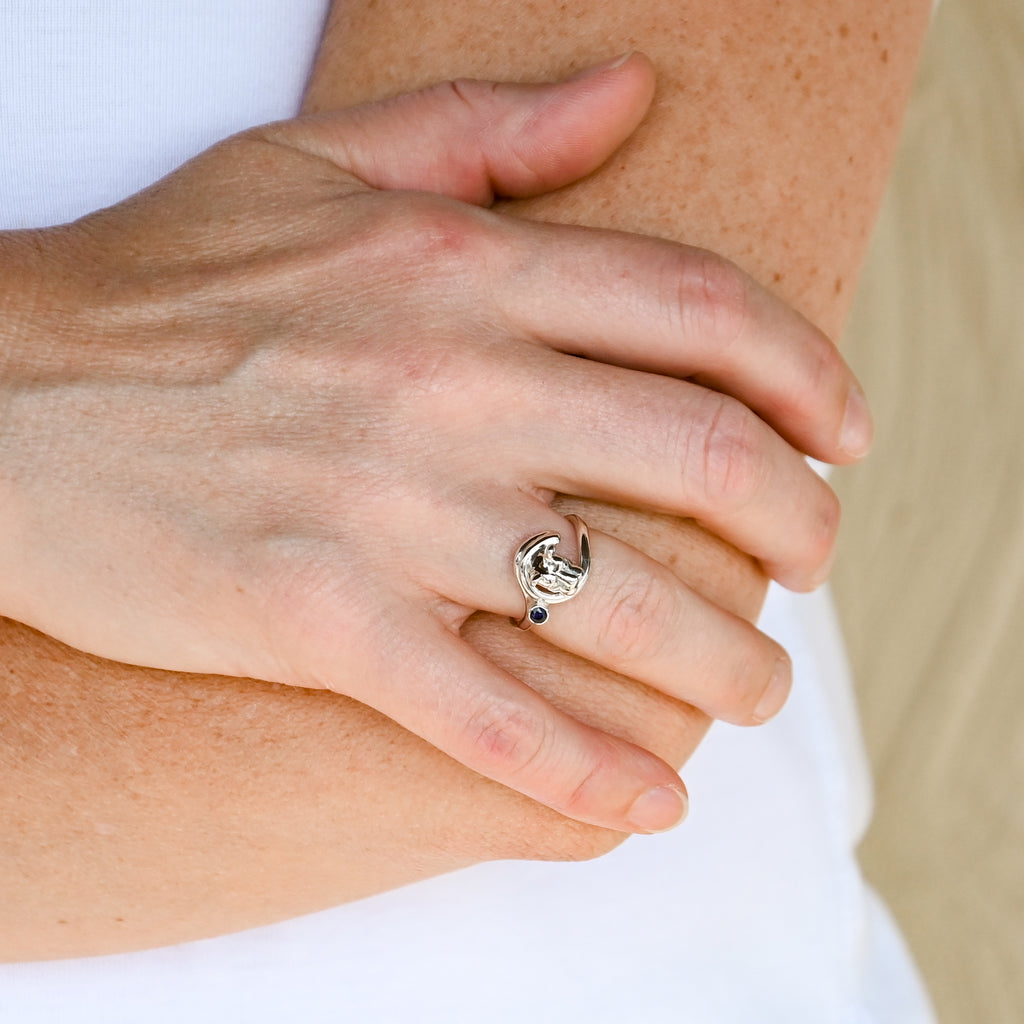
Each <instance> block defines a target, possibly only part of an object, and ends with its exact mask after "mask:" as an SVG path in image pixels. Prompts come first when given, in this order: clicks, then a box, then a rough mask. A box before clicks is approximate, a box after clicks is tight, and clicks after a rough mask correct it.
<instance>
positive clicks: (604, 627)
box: [597, 572, 674, 662]
mask: <svg viewBox="0 0 1024 1024" xmlns="http://www.w3.org/2000/svg"><path fill="white" fill-rule="evenodd" d="M606 612H607V614H606V615H605V617H604V621H603V622H602V624H601V628H600V631H599V633H598V637H597V641H598V651H599V657H600V656H605V657H611V658H612V659H614V660H615V661H619V662H623V661H626V662H628V661H635V660H639V659H642V658H645V657H651V656H652V655H654V654H656V653H657V651H658V650H659V649H660V648H661V647H662V646H663V645H664V644H665V640H666V637H667V636H668V635H669V634H670V631H671V629H672V626H673V624H674V622H673V619H674V614H673V613H674V603H673V601H672V599H671V595H670V593H669V591H668V588H667V587H666V586H665V585H664V583H663V582H662V581H661V580H660V579H658V578H657V577H656V576H655V575H654V574H653V573H648V572H630V573H629V574H628V575H626V576H625V577H624V578H622V579H620V580H618V581H617V582H616V583H615V585H614V587H613V588H612V590H611V592H610V594H609V600H608V602H607V608H606Z"/></svg>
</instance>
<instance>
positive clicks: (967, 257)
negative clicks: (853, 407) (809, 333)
mask: <svg viewBox="0 0 1024 1024" xmlns="http://www.w3.org/2000/svg"><path fill="white" fill-rule="evenodd" d="M846 350H847V353H848V355H849V357H850V359H851V361H852V363H853V365H854V367H855V368H856V369H857V371H858V373H859V374H860V375H861V377H862V379H863V380H864V382H865V384H866V386H867V389H868V392H869V395H870V396H871V398H872V404H873V406H874V409H875V412H876V417H877V422H878V440H877V445H876V449H875V453H874V454H873V456H872V457H871V459H869V460H868V463H867V464H866V465H864V466H862V467H858V468H857V469H854V470H850V471H845V472H842V473H840V474H838V481H837V488H838V490H839V491H840V494H841V496H842V497H843V499H844V506H845V510H846V520H845V523H844V529H843V539H842V553H841V558H840V563H839V565H838V567H837V571H836V593H837V600H838V602H839V605H840V611H841V614H842V616H843V620H844V623H845V627H846V632H847V638H848V641H849V645H850V655H851V659H852V661H853V665H854V670H855V673H856V675H857V678H858V685H859V687H860V694H861V703H862V713H863V716H864V725H865V730H866V733H867V738H868V746H869V749H870V752H871V756H872V760H873V763H874V768H875V773H876V782H877V789H878V809H877V815H876V820H875V824H874V827H873V829H872V831H871V832H870V834H869V835H868V838H867V840H866V842H865V844H864V847H863V851H862V853H863V862H864V865H865V870H866V872H867V874H868V876H869V877H870V878H871V879H872V880H873V881H874V882H875V883H876V885H877V886H878V887H879V888H880V889H881V890H882V892H883V893H884V894H885V896H886V898H887V900H888V901H889V903H890V905H891V906H892V907H893V909H894V910H895V912H896V914H897V916H898V917H899V918H900V920H901V922H902V924H903V927H904V930H905V931H906V933H907V935H908V938H909V940H910V942H911V945H912V946H913V947H914V950H915V953H916V955H917V958H918V960H919V962H920V964H921V966H922V969H923V971H924V973H925V975H926V977H927V980H928V983H929V986H930V988H931V990H932V992H933V995H934V998H935V1001H936V1003H937V1005H938V1009H939V1013H940V1017H941V1019H942V1021H943V1022H955V1024H960V1022H965V1024H1002V1022H1007V1024H1021V1022H1024V2H1022V0H944V3H943V6H942V8H941V9H940V10H939V13H938V15H937V19H936V23H935V26H934V29H933V34H932V37H931V39H930V40H929V44H928V47H927V51H926V54H925V60H924V64H923V67H922V69H921V74H920V77H919V80H918V84H917V90H916V94H915V97H914V101H913V104H912V106H911V110H910V114H909V116H908V121H907V131H906V137H905V140H904V144H903V147H902V150H901V153H900V156H899V158H898V161H897V166H896V169H895V173H894V177H893V182H892V186H891V188H890V193H889V196H888V199H887V202H886V207H885V210H884V213H883V217H882V221H881V223H880V225H879V229H878V232H877V235H876V238H875V243H874V246H873V250H872V254H871V257H870V259H869V264H868V267H867V268H866V271H865V275H864V278H863V281H862V287H861V293H860V296H859V300H858V306H857V309H856V311H855V315H854V319H853V323H852V325H851V329H850V331H849V333H848V335H847V340H846Z"/></svg>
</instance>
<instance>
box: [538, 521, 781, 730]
mask: <svg viewBox="0 0 1024 1024" xmlns="http://www.w3.org/2000/svg"><path fill="white" fill-rule="evenodd" d="M590 543H591V554H592V563H591V571H590V575H589V577H588V579H587V583H586V584H585V586H584V587H583V589H582V590H580V592H579V594H578V595H577V596H576V597H574V598H573V599H572V600H570V601H567V602H564V603H562V604H559V605H557V606H555V607H552V608H551V610H550V615H549V617H548V619H547V622H546V623H545V624H544V625H542V626H538V627H535V628H536V629H537V630H538V632H539V633H540V635H541V636H543V637H544V638H545V639H546V640H549V641H550V642H551V643H553V644H555V645H557V646H558V647H561V648H562V649H563V650H566V651H569V652H570V653H573V654H578V655H580V656H581V657H584V658H586V659H588V660H589V661H592V662H594V663H595V664H598V665H601V666H603V667H604V668H607V669H611V670H612V671H614V672H618V673H619V674H620V675H624V676H627V677H628V678H630V679H635V680H637V681H638V682H641V683H646V684H647V685H648V686H652V687H654V688H655V689H657V690H660V691H661V692H662V693H665V694H667V695H669V696H670V697H675V698H677V699H678V700H682V701H685V702H686V703H688V704H692V705H693V706H694V707H697V708H700V710H702V711H704V712H705V713H706V714H708V715H710V716H711V717H712V718H717V719H721V720H723V721H726V722H732V723H733V724H735V725H759V724H761V723H763V722H766V721H768V720H769V719H770V718H773V717H774V716H775V715H776V714H778V712H779V711H780V710H781V709H782V706H783V705H784V704H785V702H786V698H787V697H788V696H789V691H790V687H791V683H792V667H791V664H790V660H789V657H788V656H787V654H786V652H785V651H784V650H783V648H782V647H780V646H779V645H778V644H777V643H776V642H775V641H774V640H772V639H770V638H769V637H767V636H765V634H764V633H761V632H760V631H759V630H757V629H755V628H754V626H752V625H751V624H750V623H749V622H747V621H746V620H745V619H741V618H739V617H738V616H736V615H732V614H730V613H729V612H727V611H724V610H723V609H721V608H719V607H718V606H717V605H715V604H713V603H711V602H710V601H707V600H705V599H704V598H702V597H701V596H700V595H698V594H697V593H695V592H694V591H693V590H691V589H690V588H689V587H687V586H686V585H685V584H684V583H683V582H682V581H681V580H680V579H679V578H678V577H677V576H675V575H674V573H673V572H672V571H671V570H670V569H667V568H665V567H664V566H662V565H660V564H659V563H657V562H655V561H653V560H652V559H650V558H648V557H646V556H645V555H643V554H641V553H640V552H639V551H636V550H635V549H634V548H632V547H630V546H629V545H628V544H624V543H623V542H622V541H619V540H616V539H615V538H613V537H610V536H608V535H607V534H602V533H599V532H597V531H593V532H591V534H590ZM520 614H521V613H520Z"/></svg>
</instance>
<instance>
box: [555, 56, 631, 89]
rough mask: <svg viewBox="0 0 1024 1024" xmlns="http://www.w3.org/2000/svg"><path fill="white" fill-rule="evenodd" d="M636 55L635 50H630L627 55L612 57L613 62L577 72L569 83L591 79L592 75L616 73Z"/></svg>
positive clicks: (609, 61) (604, 62)
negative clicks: (615, 71)
mask: <svg viewBox="0 0 1024 1024" xmlns="http://www.w3.org/2000/svg"><path fill="white" fill-rule="evenodd" d="M634 53H636V51H635V50H629V51H627V52H626V53H620V54H619V56H618V57H612V59H611V60H606V61H602V62H601V63H600V64H595V65H594V66H593V67H591V68H584V69H583V70H582V71H577V72H576V74H575V75H573V76H572V77H571V78H570V79H569V81H570V82H578V81H579V80H580V79H581V78H589V77H590V76H591V75H602V74H604V73H605V72H606V71H614V70H615V69H616V68H621V67H622V65H623V64H625V63H626V61H628V60H629V58H630V57H632V56H633V54H634Z"/></svg>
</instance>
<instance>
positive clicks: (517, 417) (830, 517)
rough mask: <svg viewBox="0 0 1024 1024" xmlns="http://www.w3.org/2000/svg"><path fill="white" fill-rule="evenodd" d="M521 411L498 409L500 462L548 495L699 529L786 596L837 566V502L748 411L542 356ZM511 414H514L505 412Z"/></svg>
mask: <svg viewBox="0 0 1024 1024" xmlns="http://www.w3.org/2000/svg"><path fill="white" fill-rule="evenodd" d="M517 369H518V371H519V374H520V375H521V380H519V379H517V380H516V381H515V386H514V390H513V394H514V395H515V396H516V402H515V404H514V406H510V407H508V408H504V406H502V405H501V404H499V403H497V402H496V403H495V404H494V406H493V413H492V415H493V416H494V417H496V418H497V417H501V420H500V423H502V424H504V426H503V427H498V428H496V429H503V432H504V434H506V435H507V436H508V437H509V439H510V440H509V441H508V442H507V444H508V447H507V448H506V449H503V450H502V452H501V460H498V461H502V460H503V461H504V462H507V463H508V464H510V465H512V466H514V467H515V471H516V472H518V473H519V474H521V475H524V476H525V478H526V479H527V480H528V481H529V482H530V483H532V484H533V485H534V487H535V488H537V489H538V491H550V492H559V493H563V494H575V495H579V496H580V497H586V498H599V499H601V500H604V501H612V502H616V503H619V504H626V505H631V506H634V507H640V508H647V509H650V510H653V511H663V512H671V513H674V514H676V515H681V516H686V517H690V518H694V519H697V520H698V521H700V522H701V523H703V524H704V525H706V526H707V527H708V529H709V530H711V532H713V533H715V534H718V535H719V536H721V537H722V538H723V539H725V540H727V541H729V542H730V543H731V544H733V545H734V546H735V547H737V548H739V549H740V550H741V551H745V552H747V553H748V554H751V555H753V556H754V557H755V558H757V559H759V560H760V561H761V563H762V565H763V566H764V568H765V571H766V572H767V573H768V574H769V575H771V576H772V577H773V578H774V579H776V580H778V581H779V582H780V583H782V584H784V585H785V586H787V587H790V588H792V589H796V590H806V589H812V588H813V587H815V586H817V585H819V584H820V583H821V582H822V581H823V580H824V578H825V576H826V575H827V572H828V568H829V566H830V564H831V558H832V554H833V551H834V545H835V539H836V533H837V530H838V525H839V503H838V501H837V499H836V497H835V495H834V494H833V492H832V491H831V489H830V488H829V486H828V485H827V484H826V483H825V482H824V481H823V480H822V479H821V478H820V477H819V476H818V475H817V474H816V473H815V472H814V471H813V470H812V469H811V468H810V467H809V466H808V464H807V462H806V460H805V459H804V458H803V457H802V456H801V455H800V454H799V453H798V452H797V451H796V450H795V449H794V448H792V447H791V446H790V445H789V444H787V443H786V442H785V441H784V440H782V438H780V437H779V436H778V434H776V433H775V432H774V431H773V430H772V429H771V427H769V426H768V425H767V424H766V423H764V421H763V420H761V419H760V418H759V417H758V416H756V415H755V414H754V413H752V412H751V411H750V410H749V409H748V408H747V407H746V406H744V405H743V404H742V403H741V402H738V401H736V400H735V399H733V398H730V397H729V396H727V395H723V394H720V393H719V392H716V391H710V390H708V389H707V388H703V387H700V386H698V385H695V384H691V383H689V382H686V381H678V380H672V379H670V378H667V377H660V376H656V375H654V374H647V373H638V372H636V371H630V370H623V369H620V368H618V367H612V366H607V365H605V364H603V363H594V362H590V361H589V360H582V359H565V358H564V357H562V356H560V355H558V354H554V353H550V352H540V351H537V352H534V353H532V354H531V357H530V359H529V360H528V361H527V363H526V364H524V365H521V366H519V367H517ZM505 405H508V403H505Z"/></svg>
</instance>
